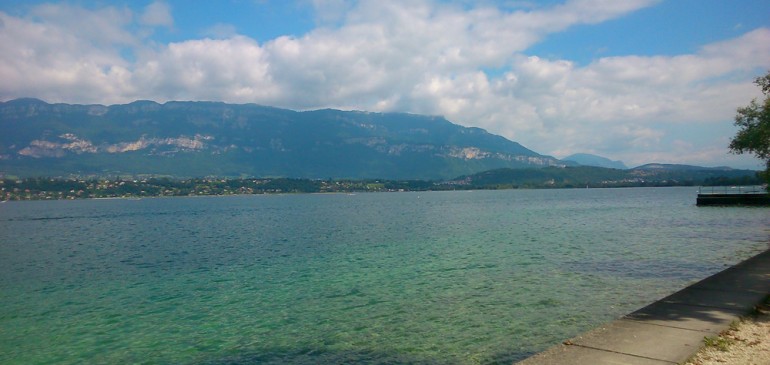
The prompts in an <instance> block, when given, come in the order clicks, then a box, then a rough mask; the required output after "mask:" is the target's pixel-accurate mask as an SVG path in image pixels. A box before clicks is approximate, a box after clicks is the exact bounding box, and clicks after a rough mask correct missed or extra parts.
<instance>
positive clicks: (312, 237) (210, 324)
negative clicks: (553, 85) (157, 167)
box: [0, 188, 770, 364]
mask: <svg viewBox="0 0 770 365" xmlns="http://www.w3.org/2000/svg"><path fill="white" fill-rule="evenodd" d="M695 190H696V189H694V188H657V189H576V190H508V191H475V192H429V193H426V192H421V193H379V194H357V195H343V194H338V195H269V196H237V197H206V198H159V199H143V200H83V201H51V202H7V203H3V204H0V363H2V364H54V363H56V364H81V363H91V364H114V363H149V364H316V363H362V364H492V363H511V362H512V361H515V360H519V359H521V358H524V357H526V356H528V355H530V354H532V353H534V352H537V351H540V350H542V349H544V348H546V347H548V346H550V345H552V344H554V343H558V342H560V341H561V340H563V339H565V338H568V337H570V336H573V335H575V334H577V333H579V332H582V331H585V330H587V329H590V328H592V327H594V326H596V325H598V324H600V323H602V322H606V321H609V320H612V319H614V318H616V317H618V316H621V315H623V314H625V313H628V312H630V311H633V310H635V309H637V308H639V307H642V306H644V305H646V304H648V303H650V302H652V301H655V300H657V299H659V298H661V297H663V296H665V295H666V294H668V293H671V292H674V291H676V290H678V289H680V288H682V287H684V286H686V285H688V284H689V283H692V282H694V281H697V280H699V279H701V278H704V277H706V276H708V275H710V274H712V273H715V272H717V271H719V270H721V269H723V268H724V267H725V266H726V265H730V264H734V263H736V262H738V261H740V260H742V259H745V258H748V257H750V256H752V255H753V254H755V253H757V252H760V251H762V250H764V249H767V248H768V242H769V241H770V230H768V222H770V209H763V208H726V207H700V208H699V207H696V206H695V204H694V202H695V193H696V191H695Z"/></svg>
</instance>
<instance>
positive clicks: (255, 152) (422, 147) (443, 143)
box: [0, 98, 753, 181]
mask: <svg viewBox="0 0 770 365" xmlns="http://www.w3.org/2000/svg"><path fill="white" fill-rule="evenodd" d="M0 130H2V131H3V133H0V177H2V176H15V177H41V176H42V177H73V176H80V177H83V176H99V177H110V176H112V177H124V176H160V177H164V176H165V177H173V178H189V177H223V178H226V177H291V178H306V179H329V178H333V179H378V178H381V179H391V180H395V179H400V180H410V179H415V180H416V179H422V180H451V179H454V178H456V177H458V176H474V174H476V175H475V178H476V179H481V180H479V181H482V180H483V179H484V177H483V176H484V172H485V171H490V170H495V171H497V175H496V176H497V179H499V178H500V176H501V174H502V176H507V175H510V174H511V172H509V171H514V170H522V169H524V170H528V171H529V172H516V173H513V174H514V175H515V174H525V175H527V176H537V178H551V179H552V178H554V176H556V179H557V180H558V179H562V180H564V179H567V180H569V179H571V178H565V177H564V176H563V174H564V173H569V174H574V173H578V174H583V173H584V172H585V171H590V172H591V174H593V175H596V176H599V175H603V176H604V175H606V176H607V178H610V177H612V178H616V177H619V178H625V177H627V176H628V173H620V172H618V171H614V170H620V169H625V165H623V164H622V162H620V161H611V160H609V159H606V158H603V157H600V156H595V155H587V154H578V155H573V156H570V157H569V158H565V160H564V161H562V160H558V159H556V158H553V157H551V156H546V155H542V154H539V153H537V152H534V151H532V150H530V149H527V148H525V147H524V146H522V145H520V144H519V143H516V142H513V141H510V140H508V139H506V138H504V137H501V136H498V135H494V134H491V133H488V132H487V131H485V130H483V129H480V128H469V127H463V126H460V125H457V124H453V123H451V122H449V121H448V120H446V119H444V118H443V117H439V116H425V115H416V114H405V113H371V112H361V111H340V110H333V109H323V110H312V111H293V110H287V109H280V108H274V107H268V106H261V105H256V104H226V103H221V102H188V101H171V102H166V103H164V104H159V103H156V102H153V101H136V102H133V103H130V104H122V105H111V106H104V105H78V104H49V103H46V102H44V101H42V100H38V99H31V98H26V99H16V100H11V101H7V102H0ZM581 165H585V166H600V167H603V168H606V170H608V171H602V170H580V169H578V170H574V169H573V170H569V171H567V170H565V169H564V168H565V167H570V166H581ZM549 167H550V168H551V169H543V168H549ZM725 169H726V170H730V169H729V168H715V169H711V170H713V171H711V172H708V173H705V175H704V174H701V175H698V176H702V177H711V176H714V175H718V174H719V173H718V172H719V171H722V170H725ZM530 170H542V171H540V172H532V171H530ZM559 170H562V172H561V174H562V175H559V174H560V173H559ZM662 170H667V171H668V170H675V171H680V170H687V171H689V173H691V174H693V173H696V174H697V173H700V172H702V171H705V170H708V168H701V167H697V166H685V165H662V164H650V165H645V166H640V167H638V168H636V169H634V172H633V174H634V176H644V175H646V176H652V175H657V176H664V175H665V176H674V175H671V174H670V173H667V174H662V173H661V172H660V171H662ZM726 170H725V171H726ZM699 171H700V172H699ZM736 171H742V172H740V173H737V172H732V173H729V174H727V175H730V176H734V175H736V174H738V175H740V174H744V175H750V174H753V172H752V171H743V170H736ZM544 174H545V175H544ZM554 174H556V175H554ZM540 175H543V176H540ZM558 176H562V177H561V178H560V177H558ZM570 176H571V175H570ZM624 176H625V177H624ZM676 176H679V177H680V178H681V176H680V175H676Z"/></svg>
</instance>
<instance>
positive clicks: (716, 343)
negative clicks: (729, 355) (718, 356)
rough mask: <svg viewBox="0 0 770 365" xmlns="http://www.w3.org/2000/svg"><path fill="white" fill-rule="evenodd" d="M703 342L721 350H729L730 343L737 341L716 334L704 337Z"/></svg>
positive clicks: (707, 345)
mask: <svg viewBox="0 0 770 365" xmlns="http://www.w3.org/2000/svg"><path fill="white" fill-rule="evenodd" d="M703 343H704V344H705V345H706V347H713V348H715V349H717V350H719V351H722V352H727V351H729V350H730V345H732V344H733V343H735V341H734V340H731V339H729V338H725V337H721V336H714V337H704V338H703Z"/></svg>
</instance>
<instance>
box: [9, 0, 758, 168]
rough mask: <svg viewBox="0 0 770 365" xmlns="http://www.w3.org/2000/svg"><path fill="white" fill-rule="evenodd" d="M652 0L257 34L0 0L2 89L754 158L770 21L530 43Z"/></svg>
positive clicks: (394, 6)
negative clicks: (727, 32)
mask: <svg viewBox="0 0 770 365" xmlns="http://www.w3.org/2000/svg"><path fill="white" fill-rule="evenodd" d="M656 3H657V0H629V1H614V0H574V1H567V2H565V3H563V4H560V5H554V6H551V7H547V8H540V7H534V8H526V7H520V8H507V9H506V8H500V7H496V6H493V5H485V4H486V3H484V2H481V3H480V4H482V5H468V3H463V2H439V1H430V0H423V1H376V0H372V1H369V0H361V1H344V0H338V1H329V0H325V1H322V0H316V1H313V4H314V6H315V7H316V13H317V15H318V19H317V20H318V24H319V26H318V27H317V28H316V29H314V30H312V31H310V32H308V33H306V34H304V35H302V36H298V37H290V36H283V37H278V38H275V39H272V40H270V41H268V42H264V43H261V44H260V43H258V42H257V41H256V40H255V39H253V38H250V37H248V36H245V35H239V34H238V33H237V31H236V29H235V28H234V27H232V26H229V25H228V24H222V23H216V24H212V25H211V27H210V28H209V29H207V30H205V32H203V34H210V35H212V37H211V38H200V39H189V40H185V41H179V42H172V43H159V42H157V41H155V40H154V39H153V33H154V32H155V31H156V29H157V28H166V29H173V27H174V19H173V16H172V15H173V9H171V8H170V7H169V6H168V5H167V4H165V3H163V2H156V3H153V4H150V5H148V6H147V7H146V8H144V9H143V10H142V11H141V12H136V13H135V12H132V11H131V10H130V9H128V8H121V7H102V8H96V9H86V8H82V7H78V6H74V5H67V4H55V5H54V4H47V5H40V6H36V7H34V8H32V10H31V11H30V12H29V13H27V14H25V15H21V16H13V15H10V14H6V13H3V12H0V80H3V82H2V83H0V99H2V100H9V99H13V98H17V97H22V96H33V97H38V98H41V99H44V100H46V101H49V102H68V103H100V104H113V103H126V102H131V101H133V100H137V99H151V100H156V101H159V102H163V101H167V100H217V101H225V102H232V103H258V104H265V105H272V106H279V107H287V108H292V109H315V108H326V107H332V108H341V109H359V110H369V111H402V112H412V113H423V114H437V115H444V116H446V117H447V118H448V119H449V120H452V121H453V122H455V123H458V124H462V125H466V126H477V127H481V128H485V129H487V130H489V131H490V132H493V133H497V134H501V135H503V136H505V137H507V138H509V139H512V140H516V141H517V142H520V143H522V144H523V145H525V146H527V147H529V148H532V149H534V150H536V151H538V152H540V153H546V154H552V155H555V156H557V157H562V156H566V155H568V154H571V153H576V152H588V153H597V154H601V155H606V156H609V157H612V158H613V159H622V160H624V161H625V162H626V163H627V164H629V165H635V164H641V163H645V162H653V161H655V162H669V163H699V164H706V165H713V164H716V163H719V162H722V161H723V162H725V163H730V164H733V165H735V166H742V167H746V166H749V165H750V166H749V167H758V163H757V162H756V161H754V160H750V159H746V158H740V159H739V158H737V157H734V156H730V155H727V154H726V145H727V143H728V140H729V137H731V136H732V134H733V130H732V129H731V126H730V125H731V123H730V121H731V120H732V117H733V115H734V113H735V108H736V107H738V106H741V105H744V104H747V103H748V101H749V100H751V98H754V97H757V96H759V92H758V90H757V89H756V87H755V86H754V85H752V84H751V80H752V78H753V77H755V76H758V75H759V74H761V73H763V72H765V71H766V70H767V69H770V29H768V28H758V29H753V30H747V31H746V32H745V33H744V34H743V35H741V36H739V37H737V38H734V39H729V40H725V41H722V42H719V43H712V44H705V45H703V46H702V47H701V48H700V49H699V50H698V51H697V52H694V53H691V54H681V55H676V56H637V55H628V56H618V57H605V58H599V59H596V60H595V61H593V62H591V63H590V64H587V65H578V64H576V63H574V62H572V61H570V60H564V59H548V58H542V57H538V56H537V55H532V54H528V53H527V50H528V48H530V47H532V46H533V45H535V44H537V43H539V42H542V41H543V40H544V39H545V38H546V37H547V36H548V35H550V34H554V33H558V32H563V31H566V30H568V29H569V28H570V27H574V26H579V25H588V26H590V25H591V24H597V23H601V22H604V21H608V20H612V19H618V18H621V17H623V16H626V15H628V14H630V13H632V12H634V11H638V10H640V9H643V8H645V7H650V6H654V5H655V4H656ZM202 31H203V30H202Z"/></svg>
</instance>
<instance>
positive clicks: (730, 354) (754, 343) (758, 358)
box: [685, 301, 770, 365]
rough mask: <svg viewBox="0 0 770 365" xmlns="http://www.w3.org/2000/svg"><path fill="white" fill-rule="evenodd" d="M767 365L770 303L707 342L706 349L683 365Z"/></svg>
mask: <svg viewBox="0 0 770 365" xmlns="http://www.w3.org/2000/svg"><path fill="white" fill-rule="evenodd" d="M725 364H735V365H770V301H766V302H765V304H764V305H762V306H759V307H758V308H757V313H756V314H754V315H751V316H747V317H745V318H744V319H743V320H741V321H740V322H738V323H736V324H735V325H733V326H731V327H730V329H728V330H726V331H724V332H722V333H721V334H720V336H719V337H713V338H707V339H706V346H705V347H704V348H703V349H701V350H700V351H699V352H698V353H697V354H696V355H695V356H693V358H692V359H690V361H688V362H687V363H685V365H725Z"/></svg>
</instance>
